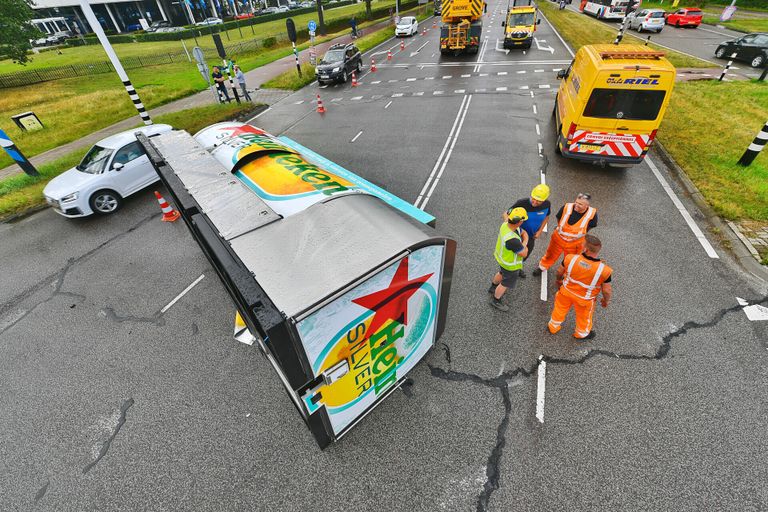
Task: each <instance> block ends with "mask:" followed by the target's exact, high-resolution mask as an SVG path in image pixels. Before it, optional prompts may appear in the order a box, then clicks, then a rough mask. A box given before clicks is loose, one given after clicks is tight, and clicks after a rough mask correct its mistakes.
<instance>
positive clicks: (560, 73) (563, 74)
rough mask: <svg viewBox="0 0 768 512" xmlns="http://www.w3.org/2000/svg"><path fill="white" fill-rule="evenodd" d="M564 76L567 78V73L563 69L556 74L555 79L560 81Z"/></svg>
mask: <svg viewBox="0 0 768 512" xmlns="http://www.w3.org/2000/svg"><path fill="white" fill-rule="evenodd" d="M566 76H568V71H566V70H564V69H561V70H560V71H558V72H557V79H558V80H562V79H563V78H565V77H566Z"/></svg>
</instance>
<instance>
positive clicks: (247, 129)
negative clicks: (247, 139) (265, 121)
mask: <svg viewBox="0 0 768 512" xmlns="http://www.w3.org/2000/svg"><path fill="white" fill-rule="evenodd" d="M219 130H223V131H228V132H229V135H230V136H232V137H237V136H238V135H243V134H246V133H252V134H254V135H264V133H265V132H264V130H259V129H258V128H256V127H255V126H251V125H249V124H244V125H242V126H237V127H232V126H223V127H221V128H219Z"/></svg>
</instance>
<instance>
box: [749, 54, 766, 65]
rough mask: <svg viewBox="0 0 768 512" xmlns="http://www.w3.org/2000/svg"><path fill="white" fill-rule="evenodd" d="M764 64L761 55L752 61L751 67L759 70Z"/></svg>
mask: <svg viewBox="0 0 768 512" xmlns="http://www.w3.org/2000/svg"><path fill="white" fill-rule="evenodd" d="M764 62H765V57H763V56H762V55H758V56H757V57H755V58H754V59H752V67H753V68H759V67H760V66H762V65H763V63H764Z"/></svg>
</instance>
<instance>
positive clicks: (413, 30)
mask: <svg viewBox="0 0 768 512" xmlns="http://www.w3.org/2000/svg"><path fill="white" fill-rule="evenodd" d="M418 33H419V22H418V21H416V18H415V17H414V16H403V17H402V18H400V21H398V22H397V25H395V37H400V36H412V35H414V34H418Z"/></svg>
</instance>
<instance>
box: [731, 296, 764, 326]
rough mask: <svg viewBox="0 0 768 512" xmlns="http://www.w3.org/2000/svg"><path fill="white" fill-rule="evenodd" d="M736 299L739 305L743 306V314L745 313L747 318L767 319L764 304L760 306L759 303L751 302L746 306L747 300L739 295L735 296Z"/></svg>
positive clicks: (754, 320)
mask: <svg viewBox="0 0 768 512" xmlns="http://www.w3.org/2000/svg"><path fill="white" fill-rule="evenodd" d="M736 301H737V302H738V303H739V305H740V306H745V307H744V314H746V315H747V318H748V319H749V320H750V321H752V322H761V321H765V320H768V308H767V307H765V306H761V305H760V304H752V305H751V306H748V305H747V304H749V302H747V301H745V300H744V299H742V298H741V297H736Z"/></svg>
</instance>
